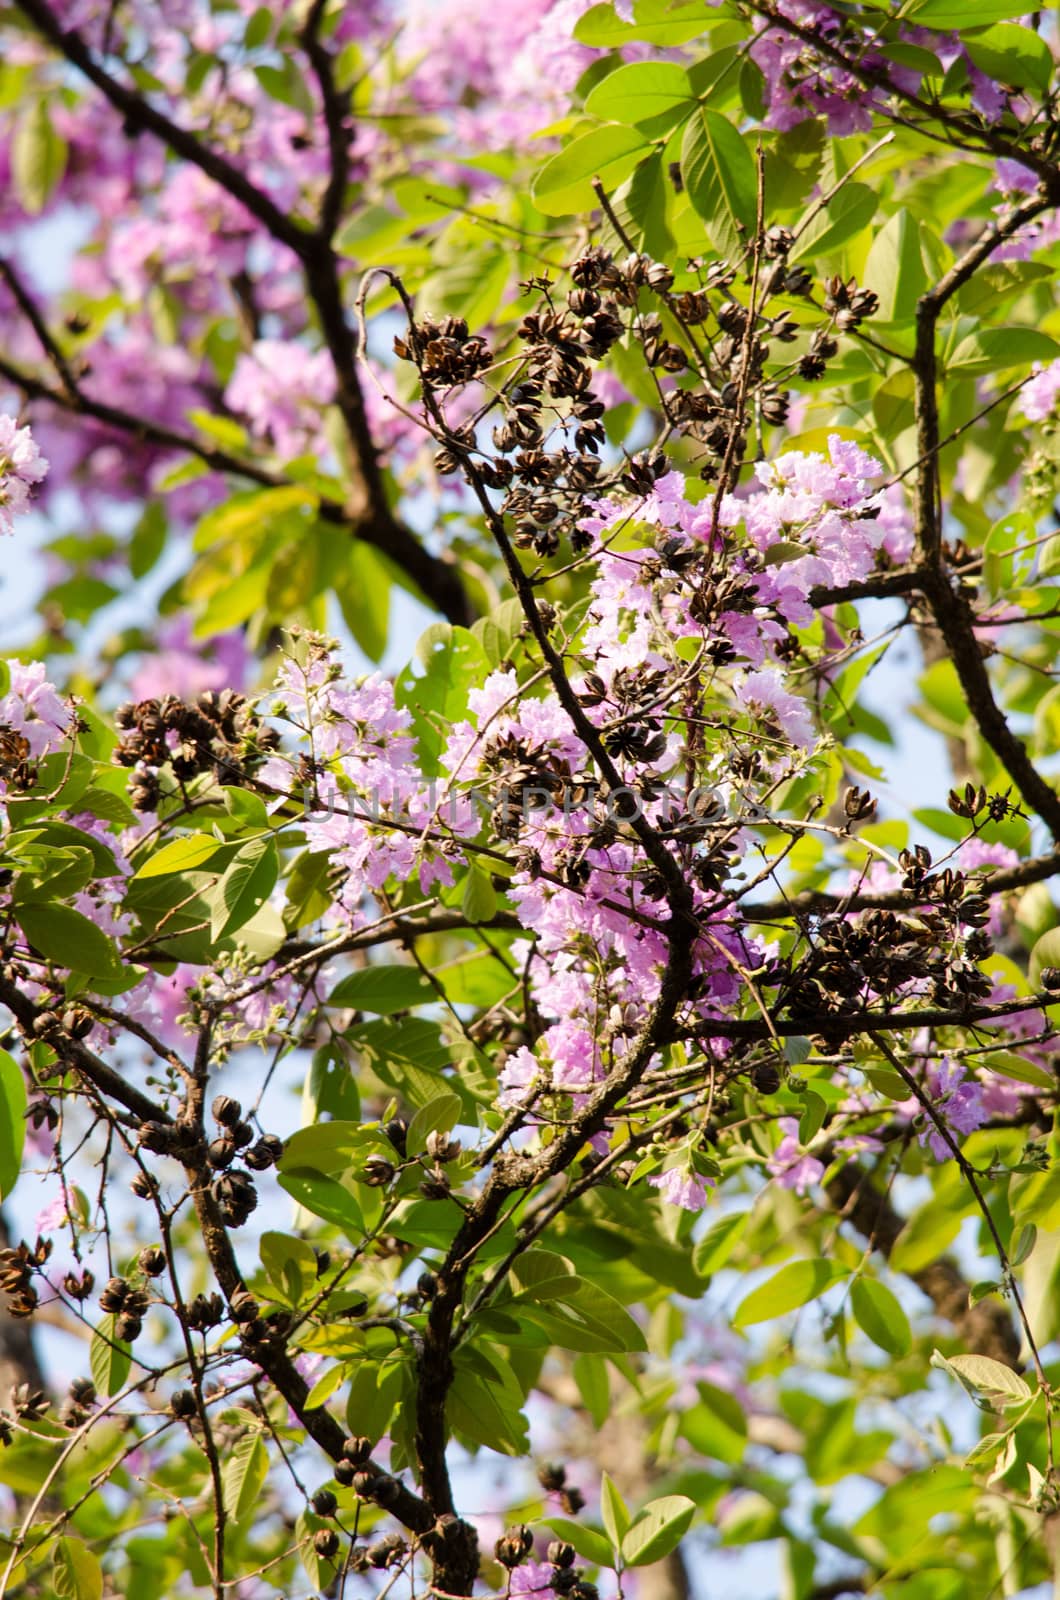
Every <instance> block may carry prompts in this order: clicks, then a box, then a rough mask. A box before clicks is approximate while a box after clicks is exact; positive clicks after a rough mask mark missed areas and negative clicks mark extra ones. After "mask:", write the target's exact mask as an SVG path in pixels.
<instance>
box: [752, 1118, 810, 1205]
mask: <svg viewBox="0 0 1060 1600" xmlns="http://www.w3.org/2000/svg"><path fill="white" fill-rule="evenodd" d="M780 1126H781V1129H782V1131H783V1134H784V1137H783V1139H781V1141H780V1143H779V1144H778V1145H777V1148H776V1149H775V1150H774V1152H773V1154H772V1155H771V1156H770V1157H769V1160H768V1161H767V1162H766V1171H767V1172H768V1173H769V1175H770V1176H771V1177H773V1178H775V1179H776V1180H777V1182H778V1183H779V1184H780V1187H781V1188H782V1189H794V1190H795V1193H796V1194H805V1193H806V1191H807V1190H808V1189H811V1188H812V1187H813V1185H814V1184H815V1183H820V1181H821V1179H822V1178H823V1177H824V1166H823V1164H822V1163H821V1162H820V1161H818V1160H817V1157H816V1156H811V1155H807V1154H806V1152H805V1151H804V1149H803V1147H802V1145H801V1144H800V1143H799V1124H798V1122H797V1120H796V1119H795V1118H794V1117H781V1119H780Z"/></svg>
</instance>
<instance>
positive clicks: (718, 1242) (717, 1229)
mask: <svg viewBox="0 0 1060 1600" xmlns="http://www.w3.org/2000/svg"><path fill="white" fill-rule="evenodd" d="M750 1218H751V1213H750V1212H749V1211H734V1212H732V1213H731V1215H729V1216H727V1217H721V1218H720V1219H719V1221H717V1222H715V1223H713V1224H712V1225H711V1227H709V1228H708V1229H707V1231H706V1233H705V1234H704V1235H703V1237H702V1239H700V1241H699V1243H698V1244H697V1245H696V1247H695V1249H694V1250H693V1252H692V1265H693V1267H695V1269H696V1271H697V1272H698V1273H699V1275H700V1277H702V1278H710V1277H712V1276H713V1275H714V1273H715V1272H718V1271H720V1270H721V1268H722V1267H723V1266H724V1265H725V1263H726V1262H727V1261H728V1259H729V1257H730V1256H731V1255H732V1253H733V1251H734V1250H735V1249H736V1246H737V1245H738V1244H739V1242H740V1240H741V1239H742V1238H743V1236H744V1233H745V1232H746V1230H747V1224H748V1222H749V1221H750Z"/></svg>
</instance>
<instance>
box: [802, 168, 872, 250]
mask: <svg viewBox="0 0 1060 1600" xmlns="http://www.w3.org/2000/svg"><path fill="white" fill-rule="evenodd" d="M878 204H879V196H878V195H877V193H876V191H875V189H870V188H869V186H868V184H865V183H845V184H844V185H843V187H842V188H841V189H840V190H838V192H837V193H836V194H834V195H833V196H832V198H831V200H829V202H828V204H827V205H826V206H824V207H822V209H821V210H819V211H816V210H815V211H813V213H812V215H809V214H808V215H809V220H808V221H807V222H806V223H805V226H802V227H800V228H799V230H798V234H797V237H796V240H795V244H794V246H793V247H792V249H791V252H790V254H789V257H788V259H789V260H790V261H801V260H802V259H803V257H805V256H811V257H817V256H823V255H830V254H831V253H832V252H833V251H835V250H839V249H841V248H842V246H843V245H845V244H846V243H847V242H848V241H849V240H850V239H853V238H854V237H855V236H856V235H857V234H859V233H861V232H862V231H863V230H864V229H865V228H867V227H868V225H869V223H870V222H871V221H872V219H873V217H874V216H875V215H876V207H877V205H878Z"/></svg>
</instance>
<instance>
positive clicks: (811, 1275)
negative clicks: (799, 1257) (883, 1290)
mask: <svg viewBox="0 0 1060 1600" xmlns="http://www.w3.org/2000/svg"><path fill="white" fill-rule="evenodd" d="M849 1271H850V1269H849V1267H843V1266H840V1265H839V1263H838V1262H836V1261H826V1260H825V1259H824V1258H823V1257H818V1258H816V1259H812V1260H808V1261H791V1262H789V1263H788V1265H787V1266H786V1267H781V1269H780V1271H779V1272H776V1273H774V1274H773V1276H772V1277H771V1278H770V1279H769V1280H768V1281H767V1282H766V1283H763V1284H761V1285H760V1286H759V1287H758V1288H757V1289H752V1291H751V1293H750V1294H749V1295H747V1296H746V1297H745V1298H744V1299H743V1300H741V1302H740V1304H739V1305H738V1306H737V1308H736V1312H735V1314H734V1316H733V1319H732V1325H733V1327H734V1328H748V1327H750V1326H751V1325H752V1323H755V1322H768V1321H770V1320H771V1319H772V1318H773V1317H781V1316H783V1315H784V1314H785V1312H788V1311H794V1310H795V1309H796V1308H797V1307H798V1306H804V1305H806V1303H807V1302H808V1301H810V1300H816V1299H817V1297H818V1296H819V1295H822V1294H824V1292H825V1290H826V1289H830V1288H831V1286H832V1284H833V1283H838V1282H839V1280H840V1278H845V1277H847V1276H848V1274H849Z"/></svg>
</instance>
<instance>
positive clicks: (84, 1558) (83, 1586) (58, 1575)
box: [52, 1534, 103, 1600]
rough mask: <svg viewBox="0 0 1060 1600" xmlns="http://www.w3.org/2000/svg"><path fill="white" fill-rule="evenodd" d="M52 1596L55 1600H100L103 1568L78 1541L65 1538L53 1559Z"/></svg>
mask: <svg viewBox="0 0 1060 1600" xmlns="http://www.w3.org/2000/svg"><path fill="white" fill-rule="evenodd" d="M52 1592H53V1594H54V1595H55V1596H56V1600H103V1568H102V1567H101V1566H100V1564H99V1557H98V1556H96V1555H94V1554H93V1552H92V1551H91V1550H90V1549H89V1548H88V1546H87V1545H86V1544H84V1543H82V1541H81V1540H80V1539H73V1538H71V1537H70V1535H69V1534H64V1535H63V1537H62V1538H61V1539H60V1540H59V1541H58V1543H57V1544H56V1546H55V1554H54V1555H53V1556H52Z"/></svg>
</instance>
